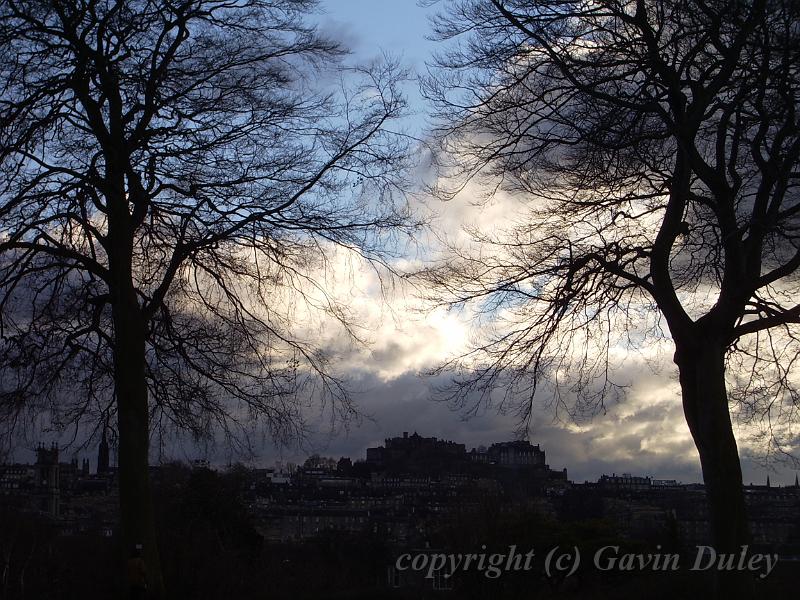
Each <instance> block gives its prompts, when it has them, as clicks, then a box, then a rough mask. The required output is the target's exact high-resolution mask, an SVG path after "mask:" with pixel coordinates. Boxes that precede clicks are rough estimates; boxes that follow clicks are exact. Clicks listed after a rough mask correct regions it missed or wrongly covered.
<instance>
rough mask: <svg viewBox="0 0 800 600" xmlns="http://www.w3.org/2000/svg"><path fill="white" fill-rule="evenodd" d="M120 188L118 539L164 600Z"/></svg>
mask: <svg viewBox="0 0 800 600" xmlns="http://www.w3.org/2000/svg"><path fill="white" fill-rule="evenodd" d="M118 189H119V191H120V193H119V195H118V196H117V201H116V202H110V203H109V204H110V208H111V210H110V211H109V240H110V248H109V267H110V269H109V270H110V272H111V278H112V281H111V292H112V309H111V310H112V319H113V323H114V391H115V394H116V399H117V425H118V430H119V441H118V442H119V456H118V458H119V463H118V470H117V477H118V478H119V504H120V519H121V525H122V540H123V543H124V549H125V553H126V555H125V558H126V559H127V558H128V553H130V552H131V551H132V550H133V549H134V548H135V547H136V546H137V545H141V546H142V558H143V559H144V561H145V565H146V568H147V580H148V587H149V594H148V597H151V598H164V597H165V592H164V580H163V577H162V573H161V561H160V559H159V555H158V545H157V538H156V527H155V520H154V513H153V499H152V494H151V491H150V477H149V449H150V426H149V425H150V423H149V419H150V414H149V409H148V400H147V380H146V374H145V360H146V356H145V348H146V344H145V340H146V323H145V320H144V317H143V315H142V310H141V307H140V306H139V300H138V297H137V293H136V287H135V285H134V280H133V264H132V256H133V230H132V225H131V216H130V214H129V213H128V207H127V200H126V196H125V194H124V186H123V185H122V183H121V179H120V180H118ZM126 575H127V573H126ZM127 585H128V582H127V581H126V586H127ZM126 591H127V590H126Z"/></svg>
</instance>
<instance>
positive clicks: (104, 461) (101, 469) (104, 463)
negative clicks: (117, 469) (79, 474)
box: [97, 421, 108, 475]
mask: <svg viewBox="0 0 800 600" xmlns="http://www.w3.org/2000/svg"><path fill="white" fill-rule="evenodd" d="M107 429H108V421H106V422H105V423H104V424H103V437H102V438H100V446H98V448H97V474H98V475H101V474H103V473H108V439H107V438H106V430H107Z"/></svg>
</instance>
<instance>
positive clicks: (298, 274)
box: [0, 0, 413, 593]
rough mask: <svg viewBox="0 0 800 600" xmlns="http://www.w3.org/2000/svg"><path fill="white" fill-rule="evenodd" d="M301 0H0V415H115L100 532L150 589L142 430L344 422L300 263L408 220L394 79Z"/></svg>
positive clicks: (311, 265) (152, 564) (370, 239)
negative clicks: (139, 549)
mask: <svg viewBox="0 0 800 600" xmlns="http://www.w3.org/2000/svg"><path fill="white" fill-rule="evenodd" d="M315 4H316V3H315V2H313V1H311V0H274V1H270V0H243V1H239V2H227V1H224V0H128V1H123V0H119V1H114V0H59V1H55V2H53V1H46V2H45V1H31V0H19V1H17V0H9V1H7V2H3V3H2V7H1V8H0V53H2V55H3V61H2V66H0V73H1V75H0V82H2V83H1V85H2V95H1V96H0V165H1V168H2V171H3V180H2V182H1V183H0V307H2V319H0V336H1V338H0V339H1V340H2V341H0V350H1V351H2V352H1V354H0V359H1V363H0V364H2V390H0V391H2V396H0V400H1V401H0V406H1V407H2V410H3V414H4V418H7V419H10V420H15V419H16V418H17V416H18V415H19V414H20V411H21V410H23V409H30V410H33V411H34V412H35V411H46V412H48V413H49V415H50V419H51V420H52V421H53V422H55V423H56V424H57V425H60V426H62V427H64V426H67V425H69V424H80V423H88V424H90V425H96V424H98V423H102V422H103V421H104V420H105V419H108V418H109V416H111V417H115V420H116V429H117V434H118V446H119V457H118V460H119V486H120V506H121V522H122V528H123V536H124V540H125V542H126V544H127V545H129V546H130V545H131V544H133V543H143V544H144V546H145V558H146V561H147V563H148V568H149V572H150V575H151V577H152V579H153V583H154V587H155V589H156V592H161V593H163V584H162V581H161V576H160V569H159V561H158V553H157V548H156V541H155V530H154V525H153V518H152V506H151V499H150V489H149V482H148V450H149V448H150V440H149V434H150V433H151V429H152V428H154V427H156V426H159V425H162V424H172V425H174V426H176V427H178V428H179V429H183V430H189V431H191V432H193V433H195V434H198V435H200V434H204V433H208V432H209V430H213V429H214V428H215V427H216V426H221V427H222V428H224V430H225V431H227V432H230V433H231V434H232V435H235V434H237V433H242V432H247V431H248V430H249V422H250V421H251V420H253V419H256V420H261V421H262V422H264V423H266V425H267V427H268V428H269V430H270V431H271V432H272V434H273V435H274V436H275V437H276V438H280V439H287V438H289V439H290V438H292V437H293V436H295V435H297V434H298V433H300V432H301V431H300V429H298V428H301V427H302V421H301V417H302V414H301V412H302V408H301V407H302V402H303V399H304V398H308V397H312V398H316V399H317V400H324V401H332V402H333V404H331V405H330V406H331V407H332V410H333V411H334V413H336V412H338V413H343V414H347V413H349V412H350V411H351V410H352V407H351V406H350V404H349V403H348V402H347V400H346V396H345V394H344V392H345V390H344V389H343V388H342V385H341V383H342V382H341V381H339V380H338V379H337V378H336V377H334V376H333V375H332V374H331V371H330V370H329V366H328V364H327V362H326V356H325V354H324V353H323V352H322V351H321V350H320V349H319V348H317V347H316V345H315V344H314V343H312V342H313V339H312V340H311V341H309V336H305V337H303V336H302V335H301V334H300V333H298V332H297V331H296V329H295V328H294V325H295V322H294V318H293V311H295V310H296V311H298V312H299V311H300V310H301V309H302V310H303V311H307V310H320V311H323V312H325V313H327V314H328V315H330V316H332V317H333V318H335V319H338V320H339V321H340V322H341V323H342V324H344V325H348V324H349V321H348V314H347V311H346V309H345V308H344V307H343V306H342V305H341V304H339V303H337V302H336V300H335V298H333V297H332V296H331V295H330V294H328V293H327V290H326V289H325V286H324V279H322V276H320V275H319V273H323V274H324V272H325V268H326V260H327V258H326V257H328V256H329V252H330V250H331V249H332V248H344V249H346V250H347V251H354V252H356V253H357V254H359V255H361V256H363V257H365V258H367V259H369V260H371V261H374V262H373V264H374V265H375V266H376V268H378V267H379V265H380V264H381V263H382V261H384V260H385V258H386V257H387V256H388V253H389V252H390V249H391V248H392V247H393V246H392V244H391V239H390V240H389V241H388V242H387V237H391V236H393V235H394V234H396V233H400V232H404V231H405V232H408V231H410V230H411V229H412V228H413V223H412V220H411V219H410V218H409V214H408V212H407V210H406V208H405V203H404V202H403V200H402V198H403V195H402V192H403V189H402V187H401V184H402V181H401V179H400V177H399V176H398V173H401V172H402V169H403V164H404V161H405V158H406V156H407V152H406V150H407V148H406V144H405V142H404V140H403V138H402V136H399V135H396V134H393V133H392V132H390V130H389V125H390V124H391V123H392V122H393V121H394V119H396V117H398V116H399V115H400V114H401V111H402V110H403V108H404V104H403V101H402V99H401V97H400V96H399V94H398V89H397V86H398V82H399V81H400V77H401V76H402V74H401V73H399V72H398V70H397V69H396V67H393V66H392V65H390V64H376V65H374V66H372V67H370V68H365V69H350V72H346V70H345V68H344V67H343V66H342V62H341V58H342V57H343V55H344V51H343V50H342V48H340V47H339V46H338V45H337V44H336V43H335V42H334V41H331V40H329V39H326V38H325V37H324V36H321V35H319V34H318V33H317V32H316V31H315V29H314V28H313V27H311V26H308V25H306V24H305V23H304V20H303V19H304V16H305V14H306V13H308V11H310V10H311V9H312V8H313V7H314V6H315ZM354 78H355V79H354ZM356 81H357V82H358V83H357V84H356V83H354V82H356ZM346 82H349V83H347V84H346ZM351 84H352V85H351ZM327 267H329V265H327ZM297 292H299V293H300V294H302V297H301V300H302V299H304V300H305V304H304V305H303V306H302V307H299V308H298V307H297V306H296V303H297V302H298V301H299V300H298V298H297ZM350 331H351V332H352V331H353V330H350Z"/></svg>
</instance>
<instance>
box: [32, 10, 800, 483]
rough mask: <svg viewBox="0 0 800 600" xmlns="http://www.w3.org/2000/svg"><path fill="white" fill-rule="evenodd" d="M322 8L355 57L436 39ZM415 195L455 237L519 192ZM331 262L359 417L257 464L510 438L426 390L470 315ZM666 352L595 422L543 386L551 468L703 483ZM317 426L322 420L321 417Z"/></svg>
mask: <svg viewBox="0 0 800 600" xmlns="http://www.w3.org/2000/svg"><path fill="white" fill-rule="evenodd" d="M322 6H323V11H324V12H323V14H322V15H320V16H319V17H318V19H319V26H320V28H321V29H322V30H323V31H324V32H326V33H327V34H328V35H330V36H333V37H336V38H338V39H340V40H341V41H342V42H343V43H345V44H346V45H347V46H349V47H350V49H351V50H352V51H353V59H354V60H356V61H358V60H365V61H366V60H369V59H370V58H373V57H377V56H380V55H381V54H382V53H384V52H385V53H388V54H391V55H394V56H398V57H400V58H401V59H402V61H403V62H404V63H405V64H406V66H408V67H409V68H410V69H411V70H412V71H416V72H421V71H423V70H424V68H425V62H426V61H427V60H429V59H430V56H431V53H432V52H433V51H434V49H435V48H436V44H434V43H433V42H430V41H428V40H426V38H425V36H426V35H427V33H428V21H427V18H428V15H429V14H432V12H433V9H426V8H420V7H418V6H417V4H416V0H393V1H392V2H376V1H374V0H325V1H324V2H323V5H322ZM406 93H407V94H408V96H409V101H410V109H411V110H410V112H411V114H410V116H409V117H408V122H407V128H408V129H409V130H410V131H412V132H414V133H415V134H422V132H423V131H424V126H425V105H424V103H423V102H422V100H421V98H420V96H419V93H418V91H417V88H416V87H415V85H413V84H409V85H408V86H407V87H406ZM417 201H418V202H421V204H420V206H419V209H420V210H424V211H429V212H430V213H431V214H435V215H436V227H437V228H438V229H439V230H440V231H442V232H446V233H447V234H448V235H449V236H451V237H457V236H459V235H462V234H461V233H460V232H461V230H462V227H463V226H465V225H470V224H474V223H480V224H481V226H482V227H488V228H501V227H502V226H503V222H504V220H506V219H507V218H508V216H509V215H513V214H514V209H515V206H516V205H517V203H518V202H519V200H518V199H515V198H512V197H509V196H506V195H502V194H501V195H500V196H498V198H496V199H495V200H494V201H492V202H490V203H489V204H487V205H485V206H476V204H475V202H474V197H472V189H471V188H467V189H466V190H465V191H464V193H463V194H461V195H460V196H459V197H458V198H457V199H455V200H454V201H453V202H450V203H448V204H446V205H444V204H441V203H438V204H437V203H436V202H435V201H432V200H431V201H428V202H424V201H423V200H417ZM424 252H426V253H429V254H430V253H434V254H435V252H436V250H435V249H432V248H426V249H425V250H424ZM418 259H419V255H414V254H413V253H412V254H410V255H409V256H408V257H407V258H405V259H404V260H403V262H402V264H399V265H398V266H401V267H408V266H409V265H412V266H413V264H414V262H415V261H417V260H418ZM335 260H337V261H339V263H340V265H341V267H340V269H339V272H340V277H333V278H332V279H331V280H330V284H331V285H332V286H333V288H334V292H335V295H337V297H339V298H340V299H341V300H343V301H344V302H345V303H346V304H347V306H349V308H350V310H351V311H352V313H353V315H354V316H355V321H356V322H357V323H359V324H361V325H363V331H364V333H365V335H366V337H367V338H368V339H369V342H370V343H369V345H368V346H358V347H356V346H352V345H350V344H345V343H344V342H342V341H341V332H340V331H338V330H337V329H336V328H334V327H327V326H326V324H325V323H324V322H323V323H317V324H316V326H317V327H318V329H317V331H316V333H315V335H317V336H319V339H320V340H321V343H322V345H323V346H324V347H327V348H328V349H336V350H338V354H339V356H340V361H339V363H338V367H339V369H340V370H341V372H342V373H344V374H345V375H346V376H347V377H348V378H349V379H350V382H351V385H352V388H353V389H354V390H355V395H354V398H355V400H356V402H357V405H358V407H359V409H360V411H361V413H362V414H363V418H362V419H361V420H360V421H358V422H353V423H351V424H350V427H349V428H348V429H346V430H340V431H338V433H337V434H336V435H333V436H331V435H325V434H320V435H318V436H316V437H315V438H314V439H313V440H312V443H313V446H314V447H313V448H311V449H309V448H305V449H301V450H284V451H278V450H276V449H275V448H273V447H272V446H271V445H270V444H269V443H265V444H264V447H263V450H262V451H261V452H260V453H259V455H258V456H257V457H256V458H254V460H253V464H262V465H263V464H272V462H273V461H275V460H283V461H293V462H302V460H303V458H304V456H307V455H308V453H309V452H310V451H312V450H316V451H317V452H319V453H321V454H324V455H329V456H334V457H339V456H350V457H352V458H353V459H357V458H363V457H364V456H365V450H366V448H367V447H369V446H374V445H378V444H381V443H383V440H384V438H386V437H393V436H396V435H402V432H404V431H408V432H414V431H416V432H418V433H419V434H420V435H423V436H436V437H439V438H444V439H451V440H454V441H458V442H462V443H465V444H466V445H467V448H471V447H476V446H479V445H487V446H488V445H489V444H491V443H492V442H498V441H505V440H509V439H513V438H514V433H515V429H516V425H517V423H516V420H515V418H514V416H513V415H510V414H499V413H498V412H497V411H494V410H484V411H480V412H478V413H477V414H475V415H473V416H471V417H470V418H467V417H466V416H465V415H464V414H462V413H460V412H458V411H457V410H452V409H451V407H450V406H448V405H447V404H446V403H442V402H437V401H435V400H434V399H433V396H434V394H433V390H434V388H435V387H436V386H437V384H441V383H443V382H444V381H443V380H442V379H432V378H425V377H422V376H420V373H422V372H424V371H426V370H427V369H430V368H432V367H434V366H435V365H437V364H438V363H440V362H441V361H443V360H445V359H446V358H448V357H450V356H452V355H453V354H457V353H458V352H459V350H463V349H464V348H466V347H467V344H468V342H469V340H470V323H469V321H468V320H467V317H466V316H465V315H462V314H448V313H446V312H444V311H442V310H427V308H428V307H426V306H425V305H424V304H423V303H422V302H421V301H420V300H418V299H416V298H415V297H414V295H413V292H412V290H409V289H407V288H404V287H403V286H402V285H399V284H398V285H397V286H396V287H395V289H394V290H393V291H392V292H391V293H390V294H389V295H388V297H384V293H383V291H384V290H382V288H381V285H380V282H379V281H378V279H377V276H376V274H375V272H374V271H371V270H370V269H366V268H362V267H361V266H359V265H358V264H357V263H354V262H353V261H352V260H351V259H350V258H349V257H346V256H341V255H340V256H337V257H335ZM336 270H337V269H334V271H336ZM340 346H341V347H340ZM671 353H672V352H671V349H670V348H669V344H665V345H664V346H663V347H658V348H653V349H651V351H650V352H649V353H648V355H646V356H645V355H643V354H641V353H633V352H632V353H631V354H630V355H629V356H628V357H626V359H625V360H624V361H623V365H624V366H623V367H622V368H621V369H620V370H619V372H618V374H617V375H618V377H617V378H618V379H620V380H621V381H623V382H626V383H630V386H631V387H630V388H629V391H628V393H627V395H626V397H625V398H624V399H623V400H622V401H621V402H619V403H615V404H611V405H609V406H607V407H606V408H607V410H606V411H605V412H604V413H600V414H597V415H596V416H594V418H593V419H591V420H584V421H582V422H580V423H575V422H572V421H570V420H569V418H568V417H567V416H566V415H563V414H558V413H556V412H554V411H553V410H552V409H551V408H548V406H547V398H546V397H544V395H543V397H542V398H540V399H539V401H538V403H537V408H536V410H535V412H534V419H533V425H532V428H531V430H530V432H529V439H530V440H531V441H532V442H533V443H538V444H540V445H541V446H542V447H543V448H544V450H545V451H546V453H547V459H548V463H549V464H550V466H551V467H553V468H556V469H561V468H563V467H566V468H567V469H568V472H569V477H570V479H572V480H573V481H584V480H596V479H597V478H598V477H599V476H600V475H601V474H603V473H608V474H610V473H612V472H616V473H622V472H629V473H633V474H636V475H650V476H653V477H656V478H665V479H673V478H674V479H678V480H681V481H684V482H692V481H700V480H701V476H700V470H699V462H698V458H697V452H696V450H695V448H694V445H693V443H692V440H691V437H690V435H689V432H688V428H687V426H686V424H685V421H684V418H683V414H682V409H681V403H680V395H679V389H678V385H677V371H676V369H675V367H674V365H673V364H672V362H671V360H670V359H671ZM311 419H312V421H313V419H314V416H313V415H311ZM318 425H320V428H321V429H322V430H324V429H325V422H324V420H323V421H322V422H320V423H318ZM740 434H741V435H740V445H741V446H742V447H743V453H744V454H749V453H750V452H753V453H755V454H756V455H757V454H758V453H759V450H762V448H760V447H759V446H758V445H757V444H754V445H750V444H749V442H747V441H746V438H747V436H746V432H744V431H742V432H740ZM165 452H166V454H167V456H166V457H167V458H178V459H192V458H200V457H207V458H210V459H211V460H212V461H214V462H216V463H220V464H222V463H225V462H227V460H228V459H231V458H235V457H229V456H226V453H225V450H223V449H221V448H209V449H205V450H204V449H199V450H198V449H197V448H196V447H194V446H190V445H186V444H177V445H174V446H172V447H171V448H167V449H166V451H165ZM86 454H87V455H89V453H88V451H87V453H86ZM17 458H18V459H21V460H25V459H26V457H25V456H18V457H17ZM27 458H30V457H27ZM743 468H744V480H745V482H746V483H748V482H754V483H763V482H764V481H765V479H766V477H767V475H768V474H769V475H770V477H771V480H772V482H773V483H776V484H777V483H784V484H789V483H793V482H794V477H795V471H794V470H793V469H792V468H790V466H789V465H787V464H785V463H776V464H774V465H773V466H772V467H771V468H769V469H768V468H765V467H764V466H763V464H761V463H760V461H759V460H757V459H755V458H752V459H751V458H748V457H745V458H744V459H743Z"/></svg>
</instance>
